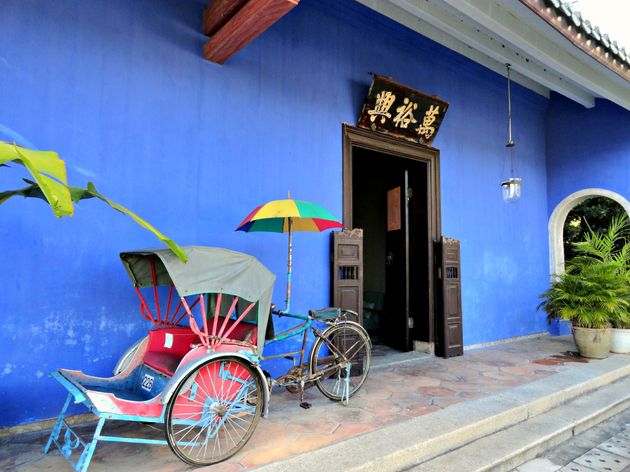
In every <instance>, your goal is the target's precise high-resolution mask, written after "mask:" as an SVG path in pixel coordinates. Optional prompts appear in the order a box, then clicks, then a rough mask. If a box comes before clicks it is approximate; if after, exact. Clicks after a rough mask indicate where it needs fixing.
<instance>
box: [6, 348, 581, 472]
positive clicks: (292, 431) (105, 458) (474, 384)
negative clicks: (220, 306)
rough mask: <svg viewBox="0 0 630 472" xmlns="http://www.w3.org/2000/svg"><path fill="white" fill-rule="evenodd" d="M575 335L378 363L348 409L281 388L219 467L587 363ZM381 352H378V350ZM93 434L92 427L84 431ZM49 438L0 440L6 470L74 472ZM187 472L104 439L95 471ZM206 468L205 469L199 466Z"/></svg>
mask: <svg viewBox="0 0 630 472" xmlns="http://www.w3.org/2000/svg"><path fill="white" fill-rule="evenodd" d="M574 349H575V347H574V345H573V342H572V340H571V339H570V338H569V337H559V338H555V337H543V338H537V339H529V340H524V341H517V342H513V343H509V344H500V345H496V346H492V347H488V348H484V349H476V350H471V351H467V352H466V353H465V355H464V356H462V357H456V358H451V359H441V358H436V357H426V358H422V359H415V360H407V361H403V362H397V363H395V364H393V365H389V366H387V365H384V366H380V367H376V368H373V369H372V370H371V371H370V376H369V378H368V380H367V381H366V383H365V385H364V387H363V388H362V389H361V391H359V392H358V393H357V394H356V395H355V396H354V397H352V399H351V401H350V405H349V406H347V407H344V406H342V405H341V404H338V403H334V402H331V401H330V400H328V399H326V398H325V397H323V396H322V395H321V394H320V393H319V391H318V390H317V389H315V388H311V389H308V390H307V391H306V392H305V401H308V402H310V403H311V404H312V407H311V408H310V409H308V410H305V409H302V408H300V407H299V400H298V396H297V395H293V394H290V393H289V392H287V391H285V390H283V389H275V390H274V392H273V394H272V398H271V407H270V411H269V417H268V418H264V419H261V421H260V423H259V424H258V427H257V429H256V431H255V433H254V435H253V436H252V438H251V439H250V441H249V442H248V443H247V444H246V445H245V447H244V448H243V449H242V450H241V451H240V452H239V453H238V454H237V455H235V456H233V457H232V458H231V459H229V460H228V461H226V462H224V463H221V464H217V465H215V466H212V467H211V469H212V470H213V471H240V470H244V469H249V468H254V467H256V466H259V465H263V464H267V463H270V462H274V461H278V460H281V459H283V458H286V457H289V456H291V455H295V454H299V453H302V452H307V451H309V450H314V449H317V448H319V447H322V446H324V445H327V444H330V443H332V442H336V441H341V440H343V439H346V438H349V437H352V436H356V435H360V434H363V433H366V432H369V431H373V430H375V429H378V428H382V427H384V426H386V425H390V424H393V423H399V422H403V421H405V420H408V419H410V418H413V417H417V416H421V415H427V414H430V413H432V412H435V411H438V410H440V409H444V408H448V407H449V406H450V405H453V404H455V403H459V402H465V401H467V400H472V399H476V398H480V397H483V396H486V395H490V394H492V393H495V392H499V391H501V390H505V389H508V388H511V387H515V386H518V385H522V384H525V383H528V382H533V381H535V380H539V379H542V378H544V377H548V376H550V375H553V374H554V373H556V372H559V371H561V370H566V369H575V368H579V366H580V362H579V360H578V359H574V358H572V357H571V356H565V355H563V353H565V352H567V351H572V350H574ZM375 354H379V352H378V351H377V352H375ZM82 430H83V431H85V432H86V434H85V437H89V434H87V432H88V431H90V429H89V428H87V429H82ZM114 431H115V432H116V433H117V434H124V435H133V434H136V435H137V434H138V431H140V432H141V434H144V435H146V436H147V437H155V438H162V437H163V436H162V433H161V431H160V430H156V429H151V428H149V427H148V426H143V425H137V424H132V425H129V424H119V425H113V426H110V427H109V429H107V426H106V431H105V433H106V434H107V433H108V432H110V433H112V432H114ZM45 440H46V437H45V435H44V434H43V433H28V434H23V435H19V436H14V437H10V438H6V439H3V440H2V441H0V470H4V471H35V470H38V471H40V470H71V468H70V466H69V465H68V464H67V463H66V461H65V459H63V458H62V457H61V456H60V455H59V453H58V452H52V453H50V454H48V455H43V454H42V453H41V446H42V445H43V444H44V442H45ZM103 470H108V471H111V470H134V471H135V472H141V471H165V472H166V471H181V470H188V467H187V466H186V465H185V464H183V463H182V462H180V461H179V460H178V459H177V458H176V457H175V456H174V455H173V454H172V453H171V451H170V450H169V448H168V447H164V446H146V445H134V444H123V443H120V444H117V443H99V444H98V446H97V448H96V452H95V454H94V458H93V460H92V464H91V466H90V471H103ZM197 470H203V469H197Z"/></svg>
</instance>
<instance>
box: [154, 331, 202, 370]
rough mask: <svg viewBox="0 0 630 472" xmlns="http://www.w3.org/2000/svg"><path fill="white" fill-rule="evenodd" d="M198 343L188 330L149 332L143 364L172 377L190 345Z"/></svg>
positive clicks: (197, 338)
mask: <svg viewBox="0 0 630 472" xmlns="http://www.w3.org/2000/svg"><path fill="white" fill-rule="evenodd" d="M199 342H200V340H199V336H197V335H196V334H195V333H193V332H192V330H191V329H190V328H161V329H154V330H151V331H149V345H148V347H147V352H146V353H145V354H144V363H145V364H146V365H148V366H149V367H152V368H153V369H155V370H157V371H158V372H162V373H163V374H166V375H169V376H171V375H173V373H174V372H175V371H176V370H177V366H179V363H180V362H181V360H182V358H183V357H184V356H185V355H186V354H188V352H189V351H190V350H191V345H192V344H198V343H199Z"/></svg>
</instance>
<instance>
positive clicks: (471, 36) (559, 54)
mask: <svg viewBox="0 0 630 472" xmlns="http://www.w3.org/2000/svg"><path fill="white" fill-rule="evenodd" d="M356 1H358V2H359V3H361V4H363V5H365V6H367V7H369V8H372V9H373V10H375V11H378V12H380V13H381V14H383V15H385V16H387V17H389V18H391V19H393V20H394V21H397V22H398V23H400V24H402V25H404V26H406V27H408V28H410V29H412V30H414V31H416V32H418V33H420V34H422V35H423V36H426V37H428V38H430V39H432V40H434V41H436V42H438V43H440V44H442V45H444V46H446V47H448V48H449V49H452V50H454V51H457V52H459V53H460V54H462V55H464V56H466V57H468V58H470V59H472V60H473V61H475V62H477V63H479V64H481V65H484V66H485V67H488V68H489V69H491V70H493V71H495V72H497V73H499V74H502V75H505V64H506V63H510V64H511V65H512V69H513V70H514V71H515V72H516V73H515V74H514V75H513V79H514V81H515V82H518V83H520V84H521V85H523V86H524V87H527V88H529V89H530V90H533V91H534V92H536V93H539V94H541V95H543V96H549V90H553V91H555V92H557V93H560V94H561V95H564V96H565V97H568V98H570V99H571V100H574V101H576V102H577V103H580V104H582V105H583V106H585V107H588V108H591V107H593V106H595V99H596V98H606V99H608V100H610V101H612V102H614V103H617V104H618V105H620V106H622V107H624V108H626V109H628V110H630V82H629V81H628V80H625V79H624V78H623V77H622V76H620V75H619V74H617V73H616V72H614V71H612V70H611V69H609V68H608V67H606V66H604V65H603V64H601V63H600V62H599V61H597V60H596V59H595V58H593V57H590V56H589V55H587V54H585V53H584V52H583V51H582V50H581V49H580V48H578V47H576V46H575V45H574V44H573V43H572V42H570V41H567V38H565V37H564V36H563V35H562V34H561V33H560V32H559V31H557V30H556V29H555V28H554V27H552V26H551V25H549V24H548V23H547V22H546V21H545V20H544V19H542V18H541V17H540V16H539V15H538V14H536V13H535V12H534V11H532V10H531V9H530V8H529V7H528V6H527V5H525V4H524V3H521V1H516V0H491V1H488V0H356Z"/></svg>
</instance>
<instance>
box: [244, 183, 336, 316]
mask: <svg viewBox="0 0 630 472" xmlns="http://www.w3.org/2000/svg"><path fill="white" fill-rule="evenodd" d="M290 196H291V195H289V197H290ZM333 228H343V225H342V224H341V223H340V222H339V221H337V220H336V219H335V217H334V216H333V215H332V214H331V213H330V212H329V211H327V210H325V209H323V208H322V207H320V206H319V205H316V204H314V203H310V202H305V201H303V200H291V198H288V199H287V200H273V201H271V202H268V203H265V204H264V205H260V206H259V207H256V208H255V209H254V211H252V212H251V213H250V214H249V215H247V218H245V219H244V220H243V221H242V222H241V224H240V225H238V227H237V228H236V230H235V231H244V232H246V233H251V232H255V231H261V232H267V233H289V260H288V263H287V298H286V311H289V309H290V306H291V269H292V264H293V238H292V233H293V232H294V231H316V232H320V231H325V230H327V229H333Z"/></svg>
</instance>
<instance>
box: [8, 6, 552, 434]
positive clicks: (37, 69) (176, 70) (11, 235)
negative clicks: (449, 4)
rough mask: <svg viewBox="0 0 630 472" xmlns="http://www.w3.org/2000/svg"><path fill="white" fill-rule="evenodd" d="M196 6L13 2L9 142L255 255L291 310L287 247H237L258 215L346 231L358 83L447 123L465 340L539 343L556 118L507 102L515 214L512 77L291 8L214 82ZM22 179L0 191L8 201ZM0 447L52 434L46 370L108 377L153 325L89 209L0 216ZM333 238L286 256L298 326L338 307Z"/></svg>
mask: <svg viewBox="0 0 630 472" xmlns="http://www.w3.org/2000/svg"><path fill="white" fill-rule="evenodd" d="M204 3H205V2H202V1H192V0H186V1H185V0H134V1H133V2H128V1H126V0H90V1H85V0H57V1H55V2H41V1H36V0H5V1H4V2H3V5H2V10H3V27H2V28H1V29H0V139H5V140H11V141H13V140H15V141H16V142H18V143H20V144H23V145H26V146H31V147H34V148H38V149H54V150H56V151H58V152H59V154H60V155H61V156H62V157H63V158H64V159H65V160H66V161H67V162H68V165H69V177H70V180H71V181H72V182H74V183H77V184H83V183H85V182H86V181H87V180H92V181H94V182H95V183H96V185H97V187H98V188H99V189H100V190H101V191H102V192H103V193H104V194H105V195H108V196H110V197H111V198H112V199H114V200H116V201H118V202H120V203H122V204H125V205H127V206H129V207H130V208H132V209H134V210H135V211H137V212H138V213H139V214H140V215H142V216H144V217H146V218H147V219H148V220H149V221H151V222H153V223H154V224H155V225H156V226H158V228H160V229H161V230H163V231H164V232H165V233H166V234H168V235H169V236H171V237H173V238H174V239H175V240H177V241H178V242H180V243H182V244H186V243H194V244H202V245H213V246H224V247H228V248H233V249H236V250H241V251H244V252H247V253H250V254H254V255H256V256H257V257H259V258H260V259H261V261H262V262H263V263H264V264H266V265H267V266H268V267H269V268H270V269H271V270H272V271H274V272H275V273H276V274H278V281H279V282H278V283H277V286H276V300H277V301H281V300H282V298H283V294H284V285H283V274H284V271H285V264H286V238H285V237H284V236H283V235H274V234H261V233H258V234H255V233H254V234H243V233H238V234H236V233H233V232H232V230H233V229H234V227H235V226H236V224H238V223H239V222H240V221H241V219H242V218H243V217H244V216H245V215H247V214H248V213H249V211H250V210H251V209H252V208H253V207H254V206H256V205H257V204H259V203H262V202H265V201H267V200H271V199H277V198H284V196H285V195H286V192H287V190H288V189H290V190H291V194H292V196H293V197H294V198H300V199H305V200H312V201H315V202H318V203H320V204H321V205H323V206H324V207H326V208H328V209H329V210H331V211H332V212H333V213H334V214H336V215H338V216H339V217H341V212H342V173H341V123H343V122H348V123H355V122H356V119H357V117H358V114H359V112H360V109H361V106H362V102H363V99H364V97H365V95H366V93H367V88H368V86H369V84H370V81H371V78H370V76H369V75H368V73H369V72H377V73H380V74H383V75H387V76H391V77H393V78H394V79H396V80H397V81H399V82H401V83H404V84H407V85H409V86H411V87H414V88H418V89H420V90H423V91H425V92H427V93H429V94H436V95H439V96H440V97H442V98H444V99H446V100H447V101H449V102H450V109H449V111H448V114H447V116H446V119H445V121H444V124H443V126H442V129H441V131H440V135H439V136H438V138H437V139H436V141H435V142H434V145H435V146H436V147H437V148H439V149H441V158H442V168H441V177H442V217H443V232H444V234H445V235H448V236H451V237H455V238H459V239H461V241H462V277H463V312H464V341H465V343H466V344H472V343H479V342H485V341H493V340H497V339H502V338H506V337H511V336H517V335H524V334H529V333H534V332H540V331H544V330H545V329H546V325H545V322H544V314H542V313H537V312H536V311H535V306H536V305H537V303H538V298H537V297H538V294H539V293H540V292H542V291H543V290H544V288H545V286H546V284H547V280H548V279H547V272H548V270H547V267H548V255H547V232H546V225H547V211H548V210H547V198H546V192H547V185H546V167H545V137H546V136H545V116H546V107H547V100H546V99H544V98H542V97H540V96H538V95H535V94H534V93H532V92H529V91H527V90H525V89H523V88H521V87H519V86H515V87H514V89H513V101H514V126H515V139H516V141H517V143H518V147H517V153H518V159H519V164H518V172H519V175H520V176H521V177H522V178H523V179H524V189H523V199H522V200H521V201H520V202H518V203H516V204H513V205H506V204H505V203H503V202H502V200H501V195H500V189H499V182H500V181H501V180H503V179H504V178H505V177H506V176H507V174H508V169H509V167H508V166H507V164H506V161H505V159H506V151H505V148H504V143H505V138H506V136H505V134H506V123H505V117H506V91H505V79H504V78H502V77H500V76H498V75H496V74H494V73H492V72H490V71H488V70H487V69H484V68H483V67H481V66H479V65H477V64H475V63H472V62H471V61H469V60H467V59H465V58H463V57H461V56H459V55H458V54H456V53H453V52H452V51H449V50H447V49H445V48H443V47H441V46H439V45H437V44H435V43H433V42H432V41H430V40H428V39H425V38H423V37H421V36H419V35H417V34H415V33H412V32H410V31H408V30H406V29H404V28H402V27H401V26H399V25H397V24H395V23H393V22H391V21H389V20H387V19H385V18H382V17H380V16H379V15H377V14H375V13H373V12H371V11H370V10H367V9H365V8H363V7H361V6H359V5H357V4H355V3H354V2H352V1H350V0H344V1H337V0H303V1H302V2H301V3H300V5H299V7H298V8H296V9H295V10H294V11H293V12H291V13H290V14H289V15H288V16H286V17H285V18H283V19H282V20H281V21H280V22H278V23H277V24H276V25H274V26H273V27H272V28H271V29H270V30H269V31H267V32H266V33H265V34H264V35H262V36H261V37H260V38H258V39H256V41H254V42H253V43H252V44H250V45H248V46H247V47H246V48H245V49H244V50H242V51H241V52H240V53H239V54H238V55H236V56H235V57H233V58H232V59H230V61H229V62H228V64H227V65H224V66H219V65H216V64H212V63H209V62H207V61H205V60H204V59H203V58H202V56H201V52H200V51H201V49H202V46H203V44H204V40H205V38H204V37H203V36H202V35H201V34H200V33H199V31H200V29H201V28H200V23H201V18H202V11H203V6H204V5H203V4H204ZM22 175H23V172H21V170H20V169H14V168H13V169H10V170H6V169H3V170H2V172H0V189H1V188H14V187H15V186H17V185H19V180H18V179H19V178H20V177H21V176H22ZM0 211H1V215H2V224H1V225H0V247H2V251H0V283H1V285H2V287H3V293H2V297H0V316H1V317H2V321H1V328H2V329H0V398H2V402H0V427H3V426H9V425H13V424H18V423H25V422H30V421H34V420H39V419H42V418H49V417H52V416H54V415H55V414H56V413H57V409H58V408H59V407H60V405H61V402H62V397H63V396H64V393H63V391H62V389H61V387H59V386H57V385H56V384H55V383H54V382H52V381H51V380H49V379H48V378H47V376H46V375H47V373H48V372H50V371H52V370H54V369H55V368H57V367H60V366H63V367H69V368H77V369H82V370H84V371H86V372H89V373H93V374H96V375H104V374H107V373H108V372H109V371H110V369H111V368H112V366H113V365H114V363H115V361H116V360H117V358H118V356H119V355H120V354H121V353H122V352H123V351H124V349H125V347H126V346H128V345H129V344H131V342H133V341H134V340H136V339H137V338H138V337H140V336H142V335H143V334H144V333H145V332H146V330H147V325H146V323H145V322H143V321H142V319H141V318H140V316H139V314H138V303H137V300H136V298H135V294H134V293H133V290H132V289H131V287H130V284H129V280H128V279H127V276H126V274H125V272H124V270H123V268H122V266H121V264H120V263H119V261H118V253H119V252H120V251H121V250H125V249H130V248H138V247H146V246H155V245H156V241H155V240H154V239H153V238H152V237H151V236H150V235H149V234H148V233H146V232H144V231H142V230H141V229H139V228H137V227H136V226H135V225H134V224H133V223H132V222H131V221H129V220H127V219H126V218H124V217H123V216H121V215H119V214H117V213H115V212H113V211H111V210H110V209H108V208H105V207H104V206H103V205H102V204H99V202H92V201H87V202H82V203H81V204H80V205H79V207H78V209H77V212H76V215H75V217H74V218H71V219H64V220H59V221H57V220H55V219H54V217H53V216H52V213H51V212H50V209H49V208H47V207H46V206H45V205H44V204H43V203H41V202H38V201H20V200H12V201H9V202H8V203H6V204H4V205H2V207H1V208H0ZM328 247H329V239H328V237H327V236H326V235H321V234H298V235H297V236H296V237H295V260H294V268H295V274H296V276H295V279H294V292H293V293H294V308H295V309H298V310H306V309H307V308H309V307H318V306H325V305H327V304H328V302H329V289H328V280H329V266H328Z"/></svg>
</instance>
